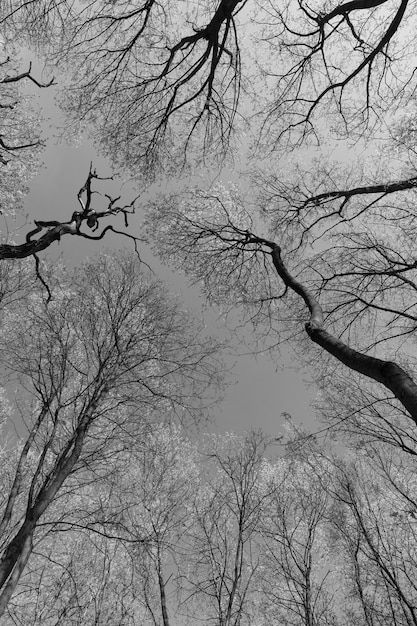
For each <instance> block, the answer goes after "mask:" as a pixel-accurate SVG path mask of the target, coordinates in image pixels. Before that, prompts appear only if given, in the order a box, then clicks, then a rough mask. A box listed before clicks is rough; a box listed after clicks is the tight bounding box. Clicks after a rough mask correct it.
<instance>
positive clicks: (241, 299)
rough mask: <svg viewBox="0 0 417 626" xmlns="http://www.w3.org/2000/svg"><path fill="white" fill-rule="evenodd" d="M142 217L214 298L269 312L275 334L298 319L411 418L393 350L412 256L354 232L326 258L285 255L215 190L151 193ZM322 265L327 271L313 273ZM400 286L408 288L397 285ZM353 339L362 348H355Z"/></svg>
mask: <svg viewBox="0 0 417 626" xmlns="http://www.w3.org/2000/svg"><path fill="white" fill-rule="evenodd" d="M149 224H150V225H151V226H150V228H148V230H149V233H151V231H152V232H153V233H154V235H153V237H154V239H155V240H156V245H157V247H158V250H159V251H160V252H161V253H162V254H165V258H166V259H169V260H170V261H171V262H174V263H178V264H179V266H181V267H182V268H183V269H185V271H187V272H189V274H190V275H191V276H192V277H193V278H194V279H197V280H199V281H202V283H203V284H204V287H205V290H206V293H207V295H208V297H209V298H210V299H211V300H212V301H213V302H216V303H218V304H221V305H226V306H229V307H230V306H233V305H239V306H241V307H242V305H243V307H244V308H246V309H247V311H248V312H247V318H249V319H251V320H252V322H253V321H255V322H256V321H258V322H261V323H264V322H265V319H266V320H268V319H269V320H271V325H274V326H278V332H279V330H280V327H282V334H283V336H285V334H287V336H288V328H290V329H294V326H295V327H297V326H298V333H300V332H301V331H302V328H303V326H304V329H305V332H306V334H307V336H308V338H309V339H310V340H311V341H312V342H313V343H314V344H316V345H317V346H319V347H320V348H321V349H322V350H323V351H324V352H326V353H328V354H331V355H332V356H334V357H335V358H336V359H337V360H338V361H339V362H340V363H342V364H343V365H345V366H346V367H347V368H348V369H350V370H353V371H354V372H356V373H358V374H360V375H362V376H365V377H368V378H370V379H372V380H374V381H376V382H378V383H381V384H382V385H383V386H384V387H385V389H386V391H388V392H390V394H393V395H394V396H395V398H397V400H399V402H400V403H401V404H402V405H403V407H404V408H405V409H406V411H407V412H408V414H409V415H410V416H411V418H412V420H413V422H414V423H417V384H416V382H415V381H414V380H413V379H412V377H411V376H410V374H409V373H408V372H407V370H406V369H404V368H403V367H401V366H400V365H399V364H398V363H396V362H395V358H394V355H395V354H396V352H395V350H396V339H397V337H398V334H399V333H400V332H402V334H404V333H409V334H410V335H411V334H412V332H413V330H414V327H415V321H416V316H415V313H414V312H413V309H412V308H410V307H406V308H405V309H404V308H403V306H402V303H403V299H404V298H409V299H410V301H411V303H412V302H413V296H414V292H415V283H414V281H413V279H412V277H411V276H412V274H413V273H414V272H415V269H416V264H415V262H414V260H413V261H412V262H409V263H407V262H406V261H401V260H400V257H399V253H397V254H398V256H395V254H396V253H395V252H393V251H391V250H390V248H389V247H388V246H387V245H384V244H382V243H379V242H378V241H377V240H374V239H373V238H372V237H371V236H370V235H367V233H362V232H359V233H352V235H350V236H345V237H342V239H341V243H340V245H339V246H335V249H334V250H332V251H331V252H332V254H333V265H332V266H331V265H330V260H331V256H329V257H324V261H323V258H322V256H321V254H320V253H318V254H317V255H316V256H312V257H311V258H307V259H306V260H302V259H301V258H298V257H297V256H295V257H293V258H290V259H289V260H288V261H287V260H286V258H285V250H283V249H281V245H280V241H279V239H278V240H277V239H274V238H267V237H263V236H260V235H257V234H256V230H257V228H256V224H255V223H254V221H253V219H252V218H251V217H250V215H249V214H248V212H247V211H246V210H245V208H244V206H243V205H242V203H241V202H240V201H239V199H238V198H237V197H233V195H231V194H230V193H227V192H226V191H225V190H224V189H223V190H222V189H219V190H218V192H217V193H216V192H212V193H211V194H210V195H205V194H204V193H202V192H197V193H194V194H192V193H191V194H190V195H189V196H188V198H186V199H184V200H182V201H181V202H176V201H175V198H174V199H172V198H171V199H165V200H160V201H159V203H155V204H154V206H153V207H152V212H151V213H150V215H149ZM276 236H278V233H277V235H276ZM339 248H340V249H339ZM326 259H328V261H326ZM375 259H377V260H378V261H379V262H378V265H376V264H375ZM348 262H349V263H350V267H352V265H354V263H355V262H356V263H358V264H359V265H360V266H361V267H362V272H355V271H354V270H353V269H352V270H351V271H349V269H350V267H349V265H348ZM365 263H366V264H367V265H366V266H365V265H364V264H365ZM297 264H298V267H297ZM323 266H324V268H326V267H327V269H328V271H329V272H330V277H328V276H326V275H325V274H323V273H322V272H323V271H324V270H323V269H322V268H323ZM333 272H334V274H333ZM346 274H347V275H348V281H347V282H344V278H345V275H346ZM408 274H410V275H411V276H410V277H409V276H408ZM375 283H376V284H377V286H375ZM381 283H382V285H381ZM406 287H407V288H408V289H409V291H406V292H405V293H403V291H404V290H405V288H406ZM385 292H387V293H388V294H390V293H391V292H392V293H393V296H392V297H391V301H390V302H387V303H385V304H382V303H381V304H379V300H378V298H381V299H382V300H383V298H384V295H385ZM394 294H397V296H396V297H397V300H396V299H395V295H394ZM398 294H399V295H398ZM297 301H298V302H297ZM281 303H283V304H282V306H281ZM287 303H288V304H287ZM300 304H302V308H304V314H302V308H301V309H300ZM282 307H284V311H285V315H284V314H282V313H280V309H282ZM345 309H346V312H345ZM291 311H292V312H293V313H292V316H291ZM378 316H379V317H378ZM303 317H304V324H303ZM369 318H371V321H369ZM375 318H376V319H375ZM361 324H362V328H361ZM365 324H368V325H369V326H368V327H369V329H370V330H373V332H374V333H375V335H374V337H373V342H372V338H371V340H370V337H369V336H368V335H366V337H365V338H363V328H365V327H366V326H365ZM380 327H381V328H383V329H385V333H384V334H383V335H382V337H383V338H384V339H385V342H386V343H387V344H388V349H387V348H385V346H384V350H383V352H382V354H383V357H382V358H380V357H378V356H377V355H378V354H380V352H381V349H380V348H379V346H378V343H379V341H378V339H379V337H380V335H379V328H380ZM399 329H400V330H399ZM389 340H392V341H393V344H394V348H393V350H392V352H391V354H392V355H393V359H392V360H391V359H390V358H385V354H389V353H390V351H389ZM366 342H368V344H367V343H366ZM355 343H358V344H359V345H361V344H362V346H363V347H362V348H360V349H356V347H355ZM375 346H376V349H374V347H375ZM374 354H375V356H374ZM407 357H408V359H409V361H410V360H412V351H410V353H405V354H404V355H403V358H404V360H405V359H406V358H407Z"/></svg>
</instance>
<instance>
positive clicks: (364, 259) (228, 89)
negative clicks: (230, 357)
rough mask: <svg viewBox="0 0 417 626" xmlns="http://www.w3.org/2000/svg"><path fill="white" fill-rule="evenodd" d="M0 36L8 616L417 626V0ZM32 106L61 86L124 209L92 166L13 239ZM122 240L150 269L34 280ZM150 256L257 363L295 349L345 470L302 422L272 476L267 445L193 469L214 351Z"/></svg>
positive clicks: (93, 23)
mask: <svg viewBox="0 0 417 626" xmlns="http://www.w3.org/2000/svg"><path fill="white" fill-rule="evenodd" d="M0 25H1V32H2V38H1V40H0V48H1V49H0V168H1V171H2V178H1V181H0V203H1V207H0V210H1V217H2V219H3V221H4V224H5V228H4V229H3V232H2V239H1V241H0V281H1V285H2V289H1V315H2V322H3V325H2V330H1V337H0V342H1V343H2V353H1V354H2V356H1V359H2V367H3V369H4V374H5V380H7V385H11V384H15V385H17V389H18V390H19V400H18V402H17V403H16V405H15V408H14V411H15V412H16V411H18V412H19V414H20V415H21V419H22V420H23V421H24V424H25V430H24V435H22V437H21V441H20V440H19V441H18V442H16V445H13V446H12V449H11V450H10V455H11V456H12V457H13V459H14V461H13V463H14V464H13V467H12V469H10V468H7V466H6V463H4V470H3V474H2V476H3V478H2V480H4V484H5V485H6V487H5V490H4V493H5V494H6V495H5V497H4V501H3V505H2V506H3V508H2V513H1V514H2V518H1V519H2V521H1V525H2V526H3V527H4V528H3V532H4V539H3V544H2V548H1V549H2V552H1V560H0V593H1V595H0V607H1V610H2V611H3V612H4V614H5V615H6V614H7V616H8V617H7V619H10V620H11V623H25V620H26V621H27V615H28V613H29V612H30V611H31V609H32V608H33V605H34V603H36V602H39V605H37V606H38V609H39V610H38V609H37V612H36V616H35V617H34V621H33V623H34V624H35V623H42V620H43V623H46V624H48V623H51V624H52V623H68V624H72V623H74V624H78V623H83V621H84V622H85V623H110V622H111V620H113V621H114V620H116V621H117V620H118V622H119V623H120V624H123V623H126V624H130V623H133V624H134V623H138V622H141V623H153V624H154V626H156V625H157V624H161V623H162V624H163V626H169V624H170V623H171V622H172V614H173V605H175V609H174V612H175V615H181V616H182V618H183V619H186V620H187V619H188V620H192V619H195V615H196V614H200V612H201V616H202V617H201V619H202V621H206V622H207V623H210V622H211V623H216V624H217V623H218V624H222V625H223V626H232V625H233V626H238V625H241V624H244V623H245V624H246V623H247V624H253V623H259V624H264V623H265V624H266V623H280V622H285V623H288V624H294V626H298V625H299V624H306V625H308V626H315V625H316V624H325V625H327V624H328V625H329V626H330V625H332V626H335V625H339V624H343V625H345V624H346V625H347V626H350V625H352V626H353V624H355V625H356V624H361V625H362V624H364V625H365V624H366V625H367V626H372V625H373V624H380V623H396V624H407V625H409V624H417V615H416V609H415V606H416V603H415V596H416V590H415V588H414V584H413V582H412V581H413V580H414V578H415V575H414V566H415V534H414V517H415V509H416V498H415V494H414V491H413V490H414V479H413V478H412V477H413V472H414V471H415V468H414V457H415V456H416V454H417V447H416V441H417V439H416V426H417V378H416V374H415V370H416V364H417V363H416V343H415V328H416V320H417V311H416V304H415V300H416V298H415V295H416V290H417V275H416V272H417V260H416V259H417V257H416V254H415V250H414V248H415V239H416V232H417V220H416V211H415V208H414V204H415V200H416V188H417V173H416V145H415V144H416V123H415V118H416V109H417V107H416V95H415V92H416V84H415V81H416V72H415V67H416V61H415V59H416V57H417V50H416V44H415V37H414V32H415V26H416V9H415V6H414V5H413V3H410V2H409V1H408V0H402V1H401V0H352V1H348V2H342V3H340V2H339V3H337V2H320V0H312V1H310V2H308V3H307V2H304V1H298V0H297V1H295V0H284V2H282V3H277V2H275V1H273V0H237V1H236V0H219V1H217V2H211V1H207V0H199V1H198V2H196V3H184V2H182V1H179V0H178V1H177V2H175V1H170V2H168V1H166V0H162V2H159V1H158V2H156V1H155V0H145V1H144V2H136V1H135V2H133V1H132V0H120V1H117V2H115V1H114V0H77V1H75V2H74V1H69V0H4V1H3V2H2V3H1V7H0ZM18 46H24V47H25V49H26V50H28V51H29V53H30V54H32V55H33V56H34V57H36V59H37V60H38V61H40V62H42V63H43V64H44V71H43V72H42V76H40V75H38V74H37V72H36V71H34V70H33V67H32V64H30V63H29V65H28V64H26V65H25V66H24V67H23V66H22V63H21V62H20V61H19V55H18V53H17V50H18ZM28 84H30V85H31V86H32V87H33V88H34V89H38V90H43V89H47V88H48V87H51V86H52V85H54V89H56V90H57V93H58V96H57V99H58V103H59V106H60V107H61V109H62V111H63V113H64V122H63V126H64V127H63V128H62V129H61V132H62V134H63V136H67V137H70V138H71V137H72V138H73V137H77V136H82V135H83V134H86V135H87V134H88V135H89V136H90V137H92V138H93V140H94V142H95V145H96V149H97V151H98V152H100V154H102V155H105V156H106V157H107V158H108V159H109V161H110V162H111V165H112V167H113V168H114V172H115V173H118V174H120V175H121V176H122V177H124V178H129V179H130V180H131V181H132V185H133V187H134V188H135V190H136V195H135V194H134V195H133V198H124V197H122V193H120V197H119V196H117V195H110V194H107V193H106V192H105V191H102V190H103V187H102V185H103V184H104V180H105V178H104V177H102V176H101V174H100V172H98V171H97V170H96V169H95V167H94V165H93V164H92V165H91V167H90V169H89V171H88V172H86V177H85V178H84V180H82V181H79V182H78V183H77V185H78V187H77V188H78V189H79V191H78V194H77V193H75V194H74V201H75V207H74V210H73V211H72V212H71V214H70V215H63V214H57V215H56V219H54V220H49V219H36V220H34V219H33V217H31V215H30V214H29V216H28V218H27V222H26V223H23V225H22V221H21V222H20V224H19V226H20V227H21V229H22V231H21V232H23V233H24V235H23V236H24V240H23V242H22V241H21V240H19V239H18V235H17V233H13V232H10V231H11V230H12V229H11V228H10V227H9V225H10V224H12V223H13V224H14V223H15V222H14V221H13V220H15V217H16V215H17V216H19V211H20V215H22V212H21V209H22V200H23V197H24V193H25V186H26V185H27V181H28V180H29V179H30V177H31V176H33V175H34V173H35V171H36V169H37V168H38V167H39V165H40V158H41V151H42V146H43V143H44V137H43V135H42V124H40V123H39V121H40V120H39V113H38V112H36V109H34V108H32V99H31V97H30V95H29V94H28V92H27V90H25V89H26V88H25V86H26V85H28ZM201 171H204V172H205V178H204V179H203V178H202V177H200V176H198V175H197V174H198V173H200V172H201ZM231 175H232V176H231ZM231 177H233V183H231V182H228V178H231ZM162 178H164V180H170V181H173V182H171V189H170V191H169V193H165V194H163V193H160V194H158V195H156V194H154V197H153V198H152V199H149V197H147V199H146V205H145V204H144V202H143V198H144V197H145V196H144V195H143V191H144V190H147V189H149V188H150V186H151V185H152V184H153V183H155V181H159V180H161V179H162ZM138 213H140V214H141V215H143V217H144V221H143V226H142V227H141V231H140V232H136V231H135V228H133V227H132V222H133V223H135V224H136V223H137V222H136V220H133V216H135V217H137V215H138ZM110 232H114V233H116V234H117V235H118V236H120V237H119V240H120V243H121V245H122V244H127V245H130V247H131V248H132V252H133V253H136V257H135V260H134V259H133V257H130V256H129V255H127V254H125V255H123V254H122V255H119V254H116V253H114V255H109V254H108V255H107V256H102V257H100V260H99V261H97V262H95V261H88V262H86V263H85V264H84V265H81V266H79V267H78V268H77V269H75V270H74V271H73V272H72V273H69V272H68V270H63V269H60V267H59V266H57V267H54V266H53V265H51V264H50V263H48V261H47V259H48V252H49V251H50V249H51V247H52V246H54V245H56V242H59V241H60V239H61V238H63V237H67V236H69V235H71V236H74V237H81V238H83V239H87V240H88V241H89V242H91V248H92V250H93V249H94V250H97V251H98V250H99V246H100V243H101V242H102V241H106V240H107V235H108V234H109V233H110ZM148 243H150V244H151V245H152V246H153V248H154V250H155V252H156V253H157V254H158V255H159V257H160V258H162V260H164V261H165V262H167V263H169V264H170V266H171V267H176V268H179V269H181V270H182V271H184V272H185V273H186V275H187V276H188V277H189V279H190V280H191V281H192V282H198V284H199V285H201V289H202V292H203V294H204V296H205V297H206V299H207V301H208V302H210V303H211V304H214V305H215V306H217V307H220V309H221V310H222V312H224V313H225V318H226V319H227V320H228V322H229V323H230V324H231V325H233V323H234V322H236V323H235V326H236V327H237V328H239V329H240V328H241V327H242V325H243V326H245V328H247V329H248V336H249V337H250V339H249V341H252V340H253V341H254V343H255V344H256V349H257V350H261V351H266V350H271V351H273V350H275V349H276V348H279V347H280V346H282V345H291V346H292V348H293V350H294V352H295V353H296V354H297V355H298V356H299V363H300V365H302V366H303V367H307V368H309V369H310V371H311V372H312V376H313V378H314V381H315V383H316V384H317V388H318V390H319V395H318V399H317V402H316V409H317V412H318V414H319V415H320V418H321V419H322V420H324V422H325V425H324V428H323V432H324V433H326V434H328V433H332V434H334V436H336V434H340V433H343V434H344V435H348V436H347V437H345V438H344V439H343V445H345V446H349V451H348V452H346V454H345V455H343V454H337V453H336V452H334V451H333V450H329V449H328V448H327V447H326V446H321V444H319V443H318V442H317V440H316V439H315V438H314V437H312V436H310V435H308V434H306V433H300V432H297V429H295V430H292V431H291V428H295V427H291V428H290V431H291V432H290V434H289V435H288V436H287V437H286V439H285V441H286V444H287V447H286V448H285V452H282V455H283V456H282V458H279V459H275V460H274V461H270V460H266V455H267V450H270V448H271V445H272V443H271V441H269V440H268V438H267V437H266V436H264V435H263V434H261V433H257V432H253V433H250V434H247V435H246V436H245V437H243V438H240V439H239V438H238V437H237V436H234V435H233V434H230V435H227V437H226V436H225V438H224V441H221V440H217V439H216V438H214V439H213V440H212V441H211V442H210V443H208V444H207V446H206V449H205V451H204V453H201V454H202V456H201V457H200V456H199V455H200V451H197V450H196V449H195V448H194V447H193V444H192V442H191V441H190V440H188V439H187V438H185V437H184V435H183V434H182V433H181V431H180V430H176V428H178V427H177V426H175V425H174V422H176V420H177V423H178V418H179V417H180V418H181V419H180V420H179V421H180V422H181V420H185V417H186V416H196V415H199V411H200V410H203V409H204V408H205V407H207V405H208V404H209V403H210V401H211V399H212V396H211V391H210V392H209V390H210V389H211V386H214V387H216V386H218V385H219V384H220V382H221V374H219V372H220V370H219V366H218V362H217V354H218V352H219V350H220V346H219V343H218V342H212V341H210V340H208V339H207V338H206V337H204V334H202V331H201V329H200V328H197V327H196V326H194V322H192V321H191V320H190V318H189V317H188V316H187V314H185V313H184V312H183V311H182V310H181V309H180V307H178V305H177V304H176V303H175V302H174V301H173V299H172V298H171V296H170V295H169V294H168V291H167V288H166V287H161V286H160V285H159V284H158V283H155V282H152V281H149V280H148V279H145V277H144V273H143V270H144V269H145V266H144V264H143V263H142V250H143V247H144V246H145V244H148ZM32 258H33V259H34V271H33V267H32V265H31V264H30V260H31V259H32ZM7 395H8V394H7V393H6V394H5V396H4V398H3V400H4V407H5V408H4V411H3V412H4V414H5V415H6V413H7V406H8V404H7ZM203 412H204V411H203ZM138 414H140V417H138ZM254 419H255V418H254ZM170 438H172V439H173V444H172V447H170V445H168V443H167V441H168V440H169V439H170ZM2 454H3V453H2ZM7 454H8V451H7V449H5V450H4V458H7ZM202 467H205V468H206V469H201V468H202ZM138 468H140V469H138ZM107 469H108V471H107ZM138 472H140V473H141V474H140V475H139V474H138ZM136 483H137V484H136ZM93 484H94V485H96V486H97V493H95V492H94V489H95V487H94V488H92V487H91V485H93ZM92 491H93V492H94V493H92ZM61 502H62V505H61V504H60V503H61ZM72 511H74V512H75V513H74V514H73V513H72ZM0 527H1V526H0ZM61 532H62V533H63V534H64V533H67V536H68V537H69V541H70V542H71V546H72V548H73V549H71V550H70V549H68V548H66V547H65V544H64V542H63V540H61V539H60V534H59V533H61ZM38 545H39V546H41V548H39V550H38V549H37V546H38ZM86 546H87V547H86ZM84 550H86V551H87V552H88V551H89V552H90V554H92V555H94V556H93V557H92V560H91V561H90V562H89V563H87V560H86V565H85V567H86V570H87V571H91V576H92V580H93V581H94V584H93V583H92V585H91V589H90V591H89V595H86V594H85V593H84V587H85V585H86V584H87V583H86V579H87V574H86V572H85V571H80V569H79V568H78V567H77V563H76V562H75V560H74V558H75V557H74V555H80V558H81V559H82V555H83V551H84ZM326 550H327V553H326ZM326 554H327V556H326ZM337 554H338V555H342V556H340V557H338V558H337V557H336V556H335V557H334V559H335V560H334V562H331V560H330V558H329V555H337ZM54 555H55V556H54ZM57 555H58V556H59V558H58V556H57ZM55 557H56V562H55V561H54V559H55ZM125 559H128V560H129V563H130V569H129V572H128V573H126V572H123V573H122V574H121V573H120V572H121V570H122V569H123V568H122V566H121V563H122V562H123V560H125ZM47 563H52V564H53V567H52V569H51V571H50V572H47V567H48V566H47ZM62 571H64V572H65V576H63V578H62V581H61V582H59V577H60V573H62ZM22 577H23V578H22ZM42 578H43V579H44V581H45V583H44V589H45V592H44V593H42V594H41V593H40V588H41V586H42V585H41V582H42ZM22 580H24V582H22ZM116 580H117V583H116V582H114V581H116ZM340 581H343V585H344V586H345V587H344V588H346V590H347V591H346V593H345V594H341V593H339V592H338V591H337V589H338V588H339V587H340ZM58 588H59V592H57V591H54V589H58ZM24 590H25V591H24ZM171 592H172V593H171ZM174 592H175V594H174ZM107 593H109V594H110V595H109V596H108V597H106V599H105V596H106V594H107ZM174 595H175V598H176V600H175V601H174V600H173V597H174ZM109 598H110V599H111V600H112V602H113V604H114V612H113V613H112V610H113V609H112V608H111V603H110V600H109ZM120 598H122V599H123V601H122V600H121V599H120ZM345 609H346V610H345ZM49 611H50V613H49ZM342 612H343V616H342ZM115 616H117V617H115ZM36 620H37V622H36ZM48 620H49V621H48ZM54 620H55V621H54ZM65 620H66V621H65ZM106 620H107V621H106ZM146 620H147V621H146Z"/></svg>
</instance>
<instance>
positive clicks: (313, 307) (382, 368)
mask: <svg viewBox="0 0 417 626" xmlns="http://www.w3.org/2000/svg"><path fill="white" fill-rule="evenodd" d="M267 245H268V246H269V247H270V248H271V249H272V262H273V264H274V267H275V269H276V271H277V273H278V275H279V276H280V278H281V279H282V280H283V282H284V283H285V285H286V286H287V287H288V288H289V289H292V291H294V292H295V293H297V294H298V295H299V296H300V297H301V298H302V299H303V300H304V302H305V304H306V305H307V307H308V309H309V311H310V319H309V321H308V322H307V324H306V332H307V334H308V336H309V337H310V339H311V340H312V341H314V343H316V344H317V345H319V346H321V347H322V348H323V349H324V350H326V352H328V353H329V354H332V355H333V356H334V357H336V359H338V360H339V361H340V362H341V363H343V364H344V365H346V366H347V367H349V369H351V370H354V371H355V372H359V373H360V374H363V375H364V376H367V377H368V378H372V379H373V380H375V381H377V382H379V383H382V384H383V385H384V386H385V387H386V388H387V389H389V390H390V391H391V392H392V393H393V394H394V396H395V397H396V398H397V399H398V400H399V401H400V402H401V404H402V405H403V406H404V408H405V409H406V410H407V411H408V413H409V414H410V416H411V418H412V419H413V421H414V422H415V423H416V424H417V384H416V383H415V382H414V380H413V379H412V378H411V376H409V375H408V374H407V372H406V371H405V370H403V369H402V368H401V367H400V366H399V365H397V364H396V363H393V362H392V361H384V360H383V359H377V358H375V357H372V356H369V355H367V354H363V353H361V352H358V351H357V350H354V349H353V348H350V347H349V346H348V345H347V344H345V343H344V342H343V341H341V340H340V339H338V338H337V337H334V336H333V335H331V334H330V333H329V332H327V331H326V330H325V329H324V328H323V312H322V309H321V306H320V304H319V302H318V300H317V299H316V297H315V296H314V295H313V294H312V293H311V292H310V291H309V290H308V289H307V288H306V287H305V286H304V285H302V284H301V283H300V282H299V281H297V280H296V279H295V278H294V277H293V276H292V275H291V274H290V273H289V271H288V270H287V268H286V266H285V265H284V263H283V261H282V258H281V248H280V247H279V246H278V245H277V244H275V243H272V242H268V244H267Z"/></svg>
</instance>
